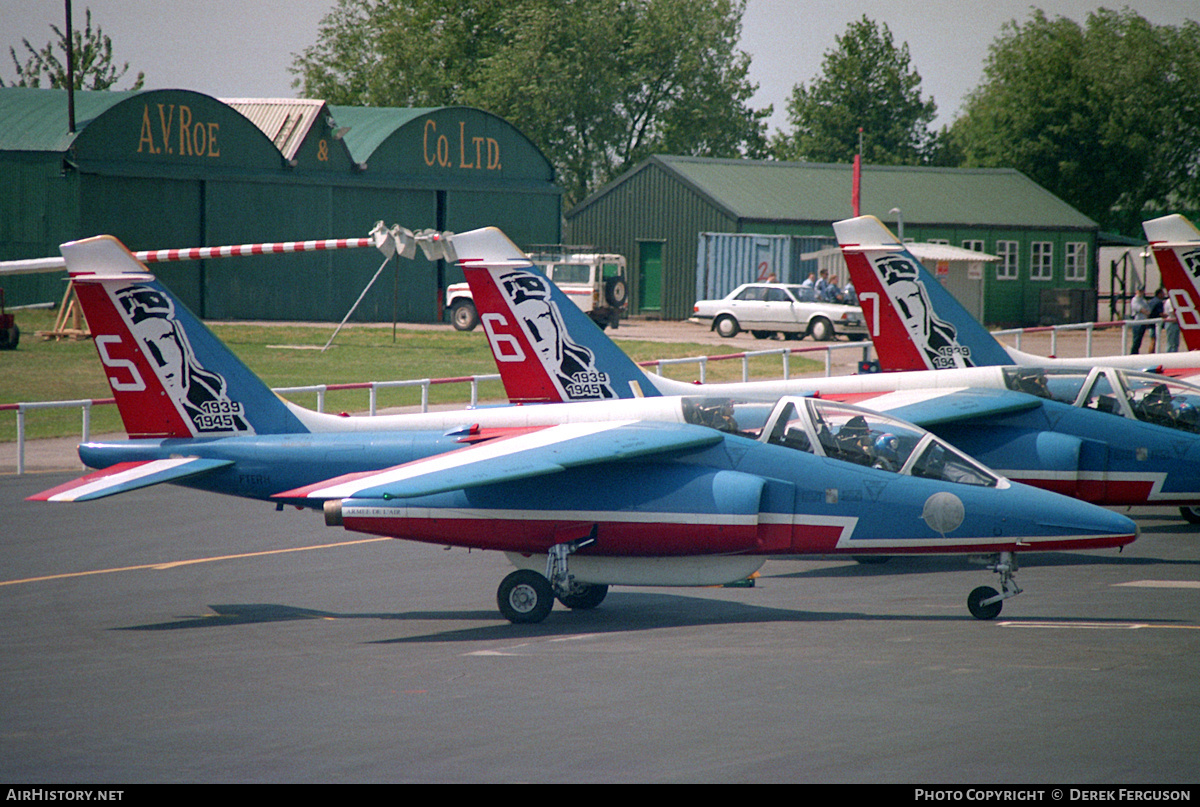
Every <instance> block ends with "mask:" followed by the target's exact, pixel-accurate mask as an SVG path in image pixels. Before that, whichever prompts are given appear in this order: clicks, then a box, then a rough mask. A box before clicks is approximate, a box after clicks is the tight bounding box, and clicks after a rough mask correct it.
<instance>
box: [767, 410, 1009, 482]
mask: <svg viewBox="0 0 1200 807" xmlns="http://www.w3.org/2000/svg"><path fill="white" fill-rule="evenodd" d="M768 423H769V426H768V430H767V432H766V433H765V434H764V435H763V436H762V438H761V439H762V440H763V441H764V442H767V443H771V444H773V445H780V446H784V447H786V448H791V449H794V450H797V451H807V452H809V453H812V454H820V455H823V456H826V457H830V458H833V459H838V460H842V461H844V462H851V463H854V464H856V465H864V466H868V467H871V468H876V469H879V470H883V471H891V472H893V473H900V474H908V475H911V476H920V477H924V478H927V479H941V480H944V481H947V482H960V483H962V484H967V485H980V486H986V487H995V486H996V485H997V484H998V483H999V477H997V476H996V475H995V474H993V473H992V472H991V471H989V470H988V469H987V468H985V467H984V466H982V465H980V464H979V463H978V462H976V461H975V460H973V459H971V458H970V457H968V456H966V455H965V454H963V453H962V452H960V451H958V450H957V449H955V448H954V447H952V446H950V445H949V444H947V443H944V442H942V441H941V440H940V439H939V438H937V437H935V436H934V435H932V434H930V433H929V432H927V431H925V430H924V429H922V428H920V427H919V426H914V425H913V424H911V423H907V422H905V421H902V420H899V419H897V418H893V417H890V416H888V415H883V414H880V413H878V412H872V411H870V410H866V409H861V408H859V407H856V406H851V405H849V404H841V403H836V402H834V401H822V400H819V399H815V398H789V399H784V400H782V401H780V402H779V404H778V405H777V406H776V410H775V413H773V414H772V416H771V419H769V420H768Z"/></svg>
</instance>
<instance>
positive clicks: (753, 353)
mask: <svg viewBox="0 0 1200 807" xmlns="http://www.w3.org/2000/svg"><path fill="white" fill-rule="evenodd" d="M835 350H861V351H862V352H863V354H862V356H863V361H867V360H868V359H869V358H870V353H871V343H870V342H863V343H859V342H849V343H845V344H835V345H814V346H812V347H778V348H771V349H768V350H747V351H745V352H742V353H724V354H721V355H718V356H689V357H686V358H682V359H651V360H650V361H640V362H638V366H639V367H653V368H654V372H655V374H657V375H660V376H661V375H662V368H663V367H668V366H672V365H679V364H696V365H698V366H699V370H700V383H701V384H703V383H705V381H706V380H707V378H708V375H707V370H708V363H709V362H710V361H728V360H731V359H741V360H742V381H749V380H750V359H753V358H758V357H760V356H779V357H781V358H782V360H783V378H784V380H785V381H786V380H787V379H789V378H791V362H790V361H789V359H790V358H791V356H792V354H793V353H824V354H825V376H826V377H829V376H831V375H833V351H835Z"/></svg>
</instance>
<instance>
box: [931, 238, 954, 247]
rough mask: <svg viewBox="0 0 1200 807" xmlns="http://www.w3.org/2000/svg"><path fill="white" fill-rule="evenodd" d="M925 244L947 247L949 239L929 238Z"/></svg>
mask: <svg viewBox="0 0 1200 807" xmlns="http://www.w3.org/2000/svg"><path fill="white" fill-rule="evenodd" d="M927 243H930V244H941V245H942V246H946V247H948V246H950V239H949V238H930V239H929V241H928V242H927Z"/></svg>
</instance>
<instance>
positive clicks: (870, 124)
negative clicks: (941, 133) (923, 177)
mask: <svg viewBox="0 0 1200 807" xmlns="http://www.w3.org/2000/svg"><path fill="white" fill-rule="evenodd" d="M836 42H837V46H836V47H835V48H834V49H832V50H830V51H827V52H826V54H825V60H824V62H822V65H821V71H822V72H821V75H820V76H818V77H817V78H816V79H814V80H813V82H812V83H811V84H810V85H807V86H806V85H805V84H803V83H800V84H797V85H796V86H795V87H794V88H793V89H792V96H791V98H790V99H789V100H788V105H787V110H788V122H789V124H790V125H791V126H792V131H791V133H790V134H785V133H779V134H777V135H776V136H775V137H774V138H773V139H772V142H771V151H772V153H773V154H774V155H775V156H776V157H777V158H779V159H784V160H808V161H813V162H840V163H844V162H850V161H852V160H853V158H854V155H855V154H856V153H857V152H858V132H859V128H860V127H861V128H862V131H863V160H864V162H867V163H872V164H876V165H915V164H919V163H923V162H927V161H928V160H929V157H930V153H931V148H932V145H933V140H934V138H933V135H932V134H931V133H930V131H929V126H930V123H931V122H932V121H933V118H934V116H935V115H936V114H937V105H936V104H935V103H934V102H933V99H929V100H924V99H923V98H921V76H920V74H919V73H917V71H916V70H915V69H914V68H913V67H912V65H911V63H910V59H909V55H908V45H907V43H905V44H902V45H900V46H899V47H897V46H896V44H895V42H894V41H893V40H892V32H891V30H889V29H888V27H887V25H886V24H883V25H878V24H876V23H875V22H873V21H872V20H870V19H868V18H867V17H866V16H865V15H864V16H863V18H862V19H861V20H858V21H856V22H852V23H850V25H849V26H847V28H846V32H845V33H844V34H843V35H842V36H840V37H837V40H836Z"/></svg>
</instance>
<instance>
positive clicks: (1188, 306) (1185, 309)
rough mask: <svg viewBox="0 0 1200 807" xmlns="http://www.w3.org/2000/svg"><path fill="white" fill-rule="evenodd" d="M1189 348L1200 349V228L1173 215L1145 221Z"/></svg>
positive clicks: (1164, 281) (1181, 217)
mask: <svg viewBox="0 0 1200 807" xmlns="http://www.w3.org/2000/svg"><path fill="white" fill-rule="evenodd" d="M1142 229H1144V230H1145V231H1146V240H1147V241H1149V242H1150V249H1151V250H1153V252H1154V261H1155V262H1156V263H1157V264H1158V270H1159V272H1160V273H1161V274H1162V282H1163V286H1164V287H1165V288H1166V289H1167V293H1168V295H1169V296H1170V298H1171V303H1172V305H1173V306H1174V308H1175V314H1176V316H1177V317H1178V320H1179V332H1180V334H1181V335H1182V336H1183V340H1184V344H1186V345H1187V347H1188V350H1200V311H1198V310H1197V308H1196V306H1197V305H1198V304H1200V286H1198V285H1197V280H1198V279H1200V230H1197V229H1196V226H1195V225H1194V224H1192V222H1190V221H1188V220H1187V219H1186V218H1184V217H1183V216H1180V215H1178V214H1173V215H1170V216H1162V217H1161V218H1157V219H1151V220H1150V221H1145V222H1142Z"/></svg>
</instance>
